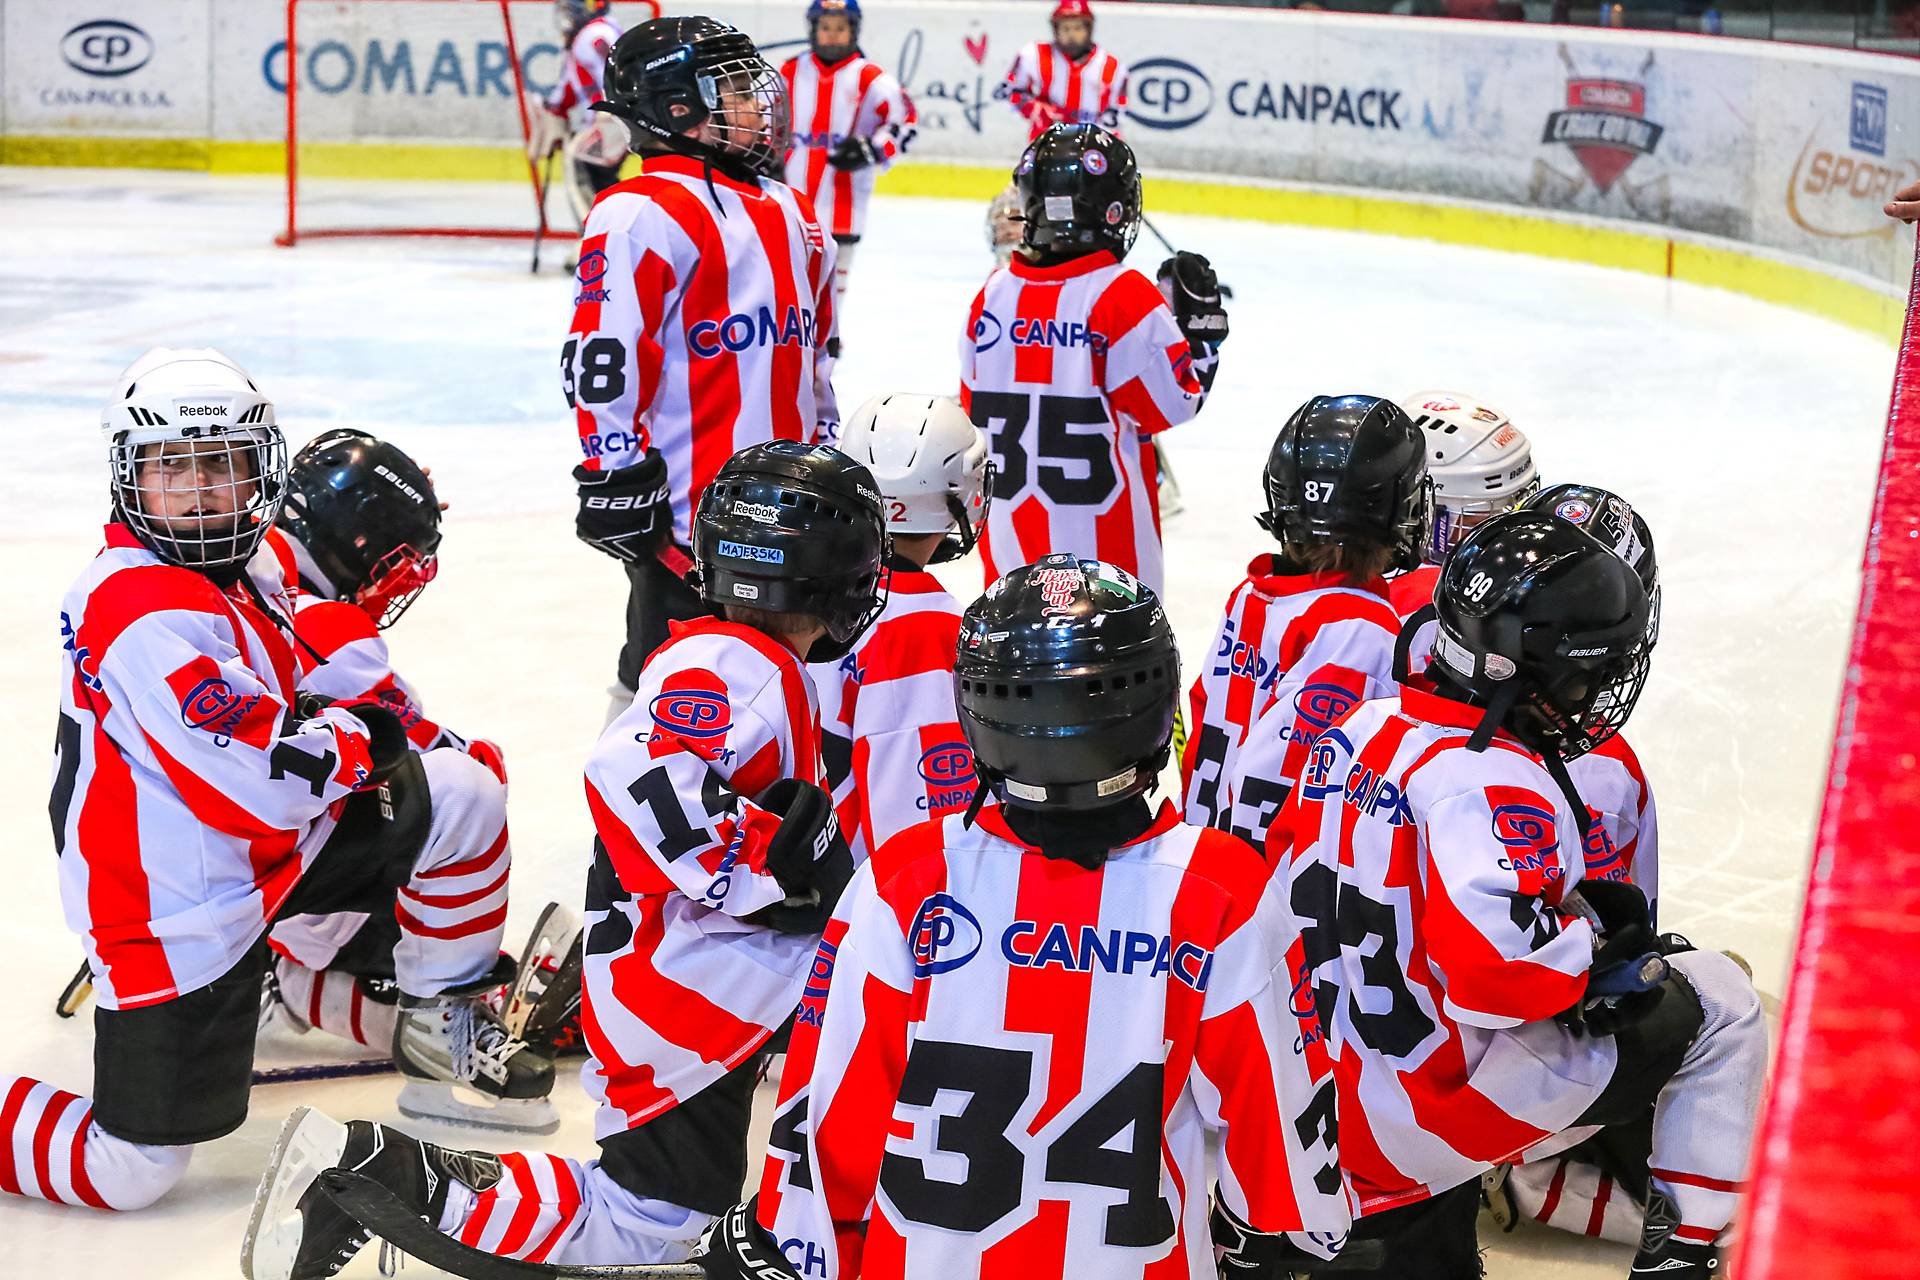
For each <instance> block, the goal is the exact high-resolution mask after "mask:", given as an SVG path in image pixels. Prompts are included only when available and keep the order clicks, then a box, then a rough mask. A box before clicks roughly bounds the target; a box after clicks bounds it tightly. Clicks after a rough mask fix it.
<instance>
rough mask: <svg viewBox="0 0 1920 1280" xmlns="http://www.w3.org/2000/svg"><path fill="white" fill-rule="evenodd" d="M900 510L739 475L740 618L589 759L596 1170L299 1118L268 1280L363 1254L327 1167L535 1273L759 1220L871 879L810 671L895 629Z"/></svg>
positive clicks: (695, 642)
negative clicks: (813, 1017)
mask: <svg viewBox="0 0 1920 1280" xmlns="http://www.w3.org/2000/svg"><path fill="white" fill-rule="evenodd" d="M879 502H880V499H879V495H878V494H877V493H876V492H875V491H874V488H873V480H872V477H871V476H869V475H868V474H867V472H866V470H865V469H864V468H862V467H861V466H859V465H858V464H857V463H855V462H854V461H852V460H851V459H849V458H847V457H846V456H845V455H844V454H841V453H839V452H837V451H835V450H833V449H830V448H826V447H822V446H807V445H801V444H797V443H793V442H788V441H779V442H775V443H772V444H763V445H755V446H753V447H751V448H749V449H745V450H742V451H741V452H740V453H739V454H737V455H735V457H734V458H733V459H732V460H731V461H729V462H728V463H727V464H726V465H725V466H724V467H723V468H721V470H720V474H719V475H718V477H716V479H715V480H714V482H713V485H712V486H711V487H710V488H709V489H708V490H707V494H706V497H705V498H704V499H703V500H702V503H701V507H700V515H699V519H698V522H697V523H696V526H695V531H694V558H695V561H696V562H697V565H698V569H699V582H700V589H701V592H702V594H703V595H704V597H705V598H706V600H708V601H709V602H710V603H711V604H712V605H714V606H715V607H716V608H718V609H721V610H723V611H724V613H725V614H726V618H725V619H724V620H722V619H720V618H708V619H705V620H702V621H698V622H693V623H688V624H684V625H681V626H677V627H676V628H675V629H674V633H673V636H672V638H671V639H670V640H669V641H668V642H667V643H666V644H665V645H663V646H662V647H661V648H660V649H659V650H658V651H657V652H656V653H655V654H654V655H653V657H652V658H651V659H650V660H649V661H648V663H647V666H646V670H645V671H644V672H643V673H642V675H641V682H640V691H639V696H638V697H636V698H635V699H634V702H633V706H632V707H631V708H630V709H629V710H628V711H627V712H626V714H624V715H622V716H621V717H620V718H619V719H617V720H615V721H614V722H613V724H612V725H610V726H609V727H608V729H607V732H606V734H605V736H603V737H602V738H601V740H600V743H599V745H598V746H597V747H596V748H595V749H594V752H593V754H592V756H591V757H590V758H589V759H588V762H587V799H588V806H589V808H590V809H591V810H592V813H593V819H594V827H595V830H596V832H597V833H598V837H599V838H598V840H597V841H596V842H595V846H594V862H593V867H592V870H591V871H590V872H589V873H588V881H587V890H586V907H587V910H586V917H587V938H586V946H585V964H584V974H583V987H584V995H585V1000H584V1003H583V1008H582V1015H581V1021H582V1026H583V1029H584V1031H585V1034H586V1040H587V1046H588V1048H589V1050H590V1051H591V1054H592V1057H591V1059H590V1061H589V1062H588V1064H587V1066H586V1068H585V1070H584V1071H583V1073H582V1075H583V1080H584V1082H585V1084H586V1086H587V1090H588V1092H589V1093H591V1094H592V1095H593V1096H594V1098H595V1099H596V1100H597V1101H598V1102H599V1103H600V1112H599V1117H598V1120H597V1121H596V1123H595V1132H596V1134H597V1136H598V1137H599V1140H600V1156H599V1158H598V1159H597V1160H593V1161H588V1162H581V1161H576V1160H566V1159H562V1158H560V1157H558V1156H552V1155H547V1154H544V1153H540V1152H524V1153H516V1154H510V1155H506V1156H504V1157H494V1156H490V1155H483V1154H479V1153H458V1152H449V1151H445V1150H443V1149H442V1148H439V1147H436V1146H433V1145H431V1144H428V1143H422V1142H418V1141H416V1140H415V1139H413V1138H410V1137H408V1136H407V1135H405V1134H403V1133H400V1132H398V1131H397V1130H393V1129H389V1128H386V1127H385V1126H382V1125H376V1124H373V1123H370V1122H368V1121H364V1120H355V1121H353V1122H351V1123H350V1124H347V1125H341V1124H338V1123H336V1122H334V1121H332V1120H330V1119H328V1118H327V1117H325V1116H323V1115H321V1114H320V1113H319V1112H317V1111H310V1110H306V1109H302V1110H300V1111H297V1112H295V1113H294V1114H293V1115H292V1116H291V1117H289V1118H288V1120H287V1124H286V1127H285V1129H283V1131H282V1134H281V1140H280V1144H279V1146H278V1148H277V1149H276V1152H275V1156H274V1162H273V1164H272V1165H271V1166H270V1168H269V1169H268V1172H267V1175H266V1177H265V1178H264V1180H263V1181H262V1183H261V1189H260V1194H259V1197H258V1198H257V1200H256V1201H255V1204H254V1216H253V1223H252V1226H251V1227H250V1229H249V1236H248V1238H249V1241H250V1244H249V1246H248V1250H247V1256H248V1259H249V1261H248V1264H247V1274H248V1276H249V1277H250V1280H288V1278H289V1277H292V1278H293V1280H309V1278H312V1277H321V1276H328V1275H331V1274H333V1273H334V1272H335V1271H336V1270H338V1269H339V1268H340V1267H341V1266H343V1265H344V1264H345V1263H346V1262H347V1261H348V1260H350V1259H351V1258H352V1256H353V1254H354V1252H355V1251H356V1250H357V1249H358V1248H359V1247H360V1246H361V1245H362V1244H364V1243H365V1241H366V1239H367V1235H366V1232H365V1230H364V1229H362V1228H361V1227H359V1226H358V1224H356V1223H354V1222H353V1221H351V1220H348V1219H346V1218H344V1217H342V1216H341V1215H340V1214H339V1213H338V1212H336V1211H334V1210H333V1209H332V1208H331V1207H330V1206H329V1204H328V1203H327V1202H326V1201H325V1199H324V1196H323V1194H322V1193H321V1191H320V1190H319V1189H318V1188H315V1187H314V1186H313V1180H314V1178H315V1176H316V1175H317V1174H318V1173H319V1172H320V1171H322V1170H324V1169H326V1168H328V1167H330V1166H339V1167H343V1168H346V1169H350V1170H354V1171H356V1172H359V1173H361V1174H363V1175H365V1176H367V1177H370V1178H373V1179H375V1180H377V1181H379V1182H381V1183H383V1184H385V1185H386V1187H387V1188H388V1189H389V1190H390V1191H391V1192H392V1193H393V1194H394V1195H396V1196H398V1197H399V1199H400V1200H401V1202H402V1203H403V1204H404V1205H405V1206H406V1209H407V1212H408V1213H409V1214H411V1215H414V1216H417V1217H424V1218H426V1219H427V1221H429V1222H430V1223H432V1224H434V1225H435V1226H437V1227H438V1228H439V1229H440V1230H441V1231H443V1232H445V1233H446V1234H448V1235H451V1236H454V1237H456V1238H457V1239H458V1240H459V1241H461V1242H462V1243H464V1244H466V1245H470V1246H474V1247H477V1248H480V1249H484V1250H488V1251H491V1252H494V1253H499V1254H504V1255H508V1256H511V1257H514V1258H520V1259H526V1260H531V1261H535V1262H556V1263H573V1264H598V1263H647V1262H676V1261H680V1260H682V1259H684V1258H686V1257H687V1256H688V1255H689V1254H690V1253H691V1252H692V1250H693V1247H694V1244H695V1243H696V1242H697V1241H698V1239H699V1237H700V1236H701V1234H702V1233H703V1232H704V1231H705V1230H706V1229H707V1227H708V1226H709V1225H710V1224H711V1223H712V1221H713V1220H714V1217H715V1216H716V1215H718V1214H720V1213H722V1212H724V1211H725V1210H726V1209H727V1208H728V1207H729V1206H731V1205H732V1204H734V1203H735V1202H736V1201H737V1200H738V1199H739V1198H740V1188H741V1182H742V1179H743V1178H744V1177H745V1174H746V1166H747V1127H748V1123H749V1120H750V1117H751V1111H752V1103H753V1091H754V1085H755V1084H756V1082H757V1081H758V1079H759V1075H760V1070H761V1066H762V1064H763V1063H764V1062H765V1060H766V1058H767V1056H768V1054H769V1052H770V1049H769V1046H768V1041H769V1039H770V1038H771V1037H772V1036H773V1034H774V1033H775V1031H776V1030H778V1029H779V1028H780V1027H781V1026H782V1025H783V1024H784V1023H785V1022H786V1021H787V1019H788V1018H789V1017H790V1016H791V1015H792V1013H793V1011H794V1008H795V1007H796V1006H797V1005H798V1004H799V1002H800V998H801V991H802V988H803V987H804V986H805V985H806V982H807V975H808V973H809V972H810V970H811V966H812V963H813V955H814V951H815V949H816V948H817V946H818V944H819V941H820V935H821V930H822V929H823V928H824V926H825V924H826V921H827V918H828V916H829V915H830V914H831V912H832V910H833V905H834V903H835V901H836V900H837V899H838V897H839V895H840V891H841V889H842V888H844V886H845V884H846V882H847V878H848V877H849V876H850V875H851V874H852V872H853V859H852V855H851V854H850V853H849V851H848V849H847V844H846V841H845V840H844V839H843V838H842V837H841V835H840V832H839V828H838V824H837V823H836V822H835V820H834V813H833V805H832V799H831V797H830V795H829V794H828V792H827V791H826V789H825V787H824V785H823V784H824V782H825V781H826V774H825V772H824V771H823V769H822V768H821V763H820V741H819V727H818V726H819V711H818V709H817V706H816V703H815V701H814V691H813V685H812V683H811V681H809V679H808V678H807V672H806V662H807V661H815V662H825V661H833V660H835V659H837V658H840V657H843V656H845V654H846V653H847V652H848V651H849V650H850V649H851V648H852V646H853V644H854V642H855V641H856V640H858V639H859V638H860V635H861V633H862V632H863V631H865V629H866V628H867V627H868V626H870V625H871V624H872V622H873V619H874V618H875V617H876V616H878V614H879V612H880V609H881V606H882V605H883V603H884V601H885V590H886V588H885V580H884V569H883V561H884V558H885V554H886V543H887V535H886V529H885V526H884V525H883V523H882V521H881V515H880V506H879ZM526 1224H533V1225H532V1227H528V1226H527V1225H526Z"/></svg>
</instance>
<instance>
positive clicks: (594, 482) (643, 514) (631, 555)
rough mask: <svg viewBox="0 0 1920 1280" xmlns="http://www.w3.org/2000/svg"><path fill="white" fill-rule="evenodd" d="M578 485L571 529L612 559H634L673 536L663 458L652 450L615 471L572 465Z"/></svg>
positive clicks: (644, 554) (671, 508)
mask: <svg viewBox="0 0 1920 1280" xmlns="http://www.w3.org/2000/svg"><path fill="white" fill-rule="evenodd" d="M573 480H574V483H575V484H577V485H578V486H579V487H580V514H579V515H577V516H575V517H574V520H573V531H574V533H576V534H577V535H579V538H580V541H582V542H584V543H586V544H587V545H588V546H590V547H594V548H596V549H598V550H600V551H604V552H606V553H607V554H608V555H610V556H612V557H613V558H614V559H615V560H624V561H626V562H627V563H628V564H638V563H639V562H640V561H642V560H644V559H645V558H646V557H648V556H650V555H652V554H653V553H654V552H656V551H658V550H659V549H660V548H661V547H664V546H666V545H667V540H668V539H669V538H671V537H672V536H673V498H672V496H671V495H670V494H669V492H668V490H667V463H666V459H664V458H662V457H661V456H660V454H659V452H658V451H651V452H649V453H647V454H646V456H644V457H642V458H641V459H640V461H638V462H636V463H634V464H633V465H632V466H630V467H621V468H620V469H619V470H618V471H589V470H587V469H586V468H585V467H583V466H582V467H575V468H574V469H573Z"/></svg>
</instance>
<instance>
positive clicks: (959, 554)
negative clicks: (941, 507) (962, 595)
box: [929, 462, 1000, 564]
mask: <svg viewBox="0 0 1920 1280" xmlns="http://www.w3.org/2000/svg"><path fill="white" fill-rule="evenodd" d="M999 474H1000V473H999V470H998V469H997V468H995V466H994V465H993V463H992V462H988V463H987V466H986V470H985V471H984V472H982V473H981V476H980V488H979V490H978V491H977V492H976V493H974V494H973V495H972V501H971V502H969V501H968V495H967V494H965V493H954V492H951V491H949V492H948V493H947V510H948V511H949V512H951V513H952V514H953V532H952V533H949V534H948V535H947V536H946V537H944V538H942V539H941V540H940V545H939V546H938V547H935V548H934V551H933V556H932V558H931V559H930V560H929V563H931V564H948V563H950V562H952V561H954V560H959V559H962V558H964V557H965V556H966V554H967V553H968V552H969V551H972V550H973V548H974V545H975V544H976V543H978V542H979V541H980V531H981V530H982V529H984V528H986V527H987V511H988V509H989V508H990V507H992V506H993V482H994V478H995V477H996V476H998V475H999Z"/></svg>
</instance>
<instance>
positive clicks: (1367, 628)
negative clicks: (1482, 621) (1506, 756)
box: [1180, 396, 1432, 848]
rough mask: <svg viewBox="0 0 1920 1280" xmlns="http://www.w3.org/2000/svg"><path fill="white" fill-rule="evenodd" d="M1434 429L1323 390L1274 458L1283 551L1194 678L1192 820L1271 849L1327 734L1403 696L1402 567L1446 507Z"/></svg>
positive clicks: (1241, 597)
mask: <svg viewBox="0 0 1920 1280" xmlns="http://www.w3.org/2000/svg"><path fill="white" fill-rule="evenodd" d="M1426 476H1427V464H1426V449H1425V446H1424V445H1423V443H1422V442H1421V439H1420V432H1419V429H1418V428H1416V427H1415V426H1414V425H1413V423H1412V422H1411V421H1410V420H1409V419H1408V418H1407V415H1406V414H1405V413H1403V412H1401V411H1400V408H1399V407H1398V406H1397V405H1395V404H1394V403H1393V402H1392V401H1390V400H1384V399H1381V398H1380V397H1378V396H1315V397H1314V398H1313V399H1311V400H1309V401H1307V402H1306V403H1305V404H1303V405H1301V406H1300V407H1299V408H1298V409H1296V410H1294V413H1293V416H1292V417H1291V418H1289V419H1287V424H1286V425H1285V426H1284V427H1282V428H1281V429H1280V434H1279V435H1278V436H1277V437H1275V439H1274V442H1273V449H1272V451H1271V452H1270V453H1269V454H1268V456H1267V470H1266V477H1265V488H1266V496H1267V504H1266V507H1267V509H1266V510H1265V511H1264V512H1262V513H1261V514H1260V515H1259V516H1257V517H1255V518H1256V519H1257V520H1258V521H1259V523H1260V526H1261V527H1262V528H1264V529H1265V530H1266V531H1267V532H1268V533H1270V534H1272V535H1273V536H1274V538H1275V539H1276V540H1277V541H1278V542H1279V543H1280V550H1279V551H1278V552H1275V553H1271V554H1268V555H1262V556H1256V557H1255V558H1254V560H1253V563H1251V564H1250V565H1248V566H1247V579H1246V581H1244V582H1242V583H1241V584H1240V585H1239V586H1238V587H1236V588H1234V592H1233V594H1232V595H1231V596H1229V597H1228V598H1227V608H1226V615H1225V616H1224V617H1223V618H1222V619H1221V622H1220V630H1219V633H1218V634H1217V635H1216V636H1215V638H1214V642H1213V644H1212V645H1211V646H1210V647H1209V649H1208V656H1207V659H1206V665H1205V666H1204V667H1202V668H1201V670H1200V675H1199V677H1198V678H1197V679H1195V680H1194V682H1193V695H1192V725H1193V732H1192V734H1191V736H1189V737H1188V739H1187V748H1186V753H1185V757H1184V758H1183V759H1182V760H1181V762H1180V768H1181V773H1182V775H1183V776H1184V779H1185V793H1186V814H1187V821H1189V822H1192V823H1196V824H1199V825H1201V826H1209V827H1218V828H1220V829H1221V830H1223V831H1231V832H1233V833H1234V834H1235V835H1238V836H1240V837H1241V838H1242V839H1244V840H1249V841H1251V842H1252V843H1253V844H1254V846H1255V847H1256V848H1258V847H1259V846H1260V844H1261V841H1262V839H1263V837H1264V836H1265V834H1266V828H1267V823H1268V821H1270V820H1271V819H1272V817H1273V815H1274V813H1275V812H1276V811H1278V809H1279V807H1280V802H1281V801H1283V800H1285V799H1286V795H1287V791H1288V789H1289V788H1291V787H1292V786H1293V785H1294V782H1295V781H1296V780H1297V779H1298V778H1299V776H1300V766H1301V764H1302V763H1303V762H1304V761H1305V759H1306V755H1307V750H1308V748H1310V747H1311V746H1312V745H1313V738H1314V735H1315V734H1316V733H1318V732H1319V731H1320V730H1322V729H1324V728H1326V727H1327V726H1328V725H1329V724H1331V723H1333V721H1334V719H1335V718H1337V717H1338V716H1339V715H1341V714H1342V713H1344V712H1345V711H1346V710H1347V709H1348V708H1349V707H1351V706H1353V705H1354V704H1355V703H1358V702H1363V701H1365V700H1366V699H1368V698H1377V697H1381V696H1384V695H1385V694H1387V693H1390V692H1392V690H1393V688H1394V685H1393V644H1394V636H1395V635H1396V634H1397V633H1398V631H1399V628H1400V620H1399V618H1398V617H1397V616H1396V615H1395V614H1394V612H1393V608H1392V606H1391V605H1389V604H1388V603H1387V590H1388V588H1387V579H1386V578H1385V576H1384V575H1386V574H1387V573H1388V572H1390V571H1392V570H1395V569H1403V570H1404V569H1410V568H1412V567H1414V566H1415V565H1417V564H1419V562H1420V553H1421V549H1422V548H1423V547H1424V546H1425V544H1426V541H1427V537H1428V530H1429V527H1430V521H1431V519H1432V502H1431V499H1430V496H1429V495H1430V486H1429V485H1428V483H1427V478H1426Z"/></svg>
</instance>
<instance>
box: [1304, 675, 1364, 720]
mask: <svg viewBox="0 0 1920 1280" xmlns="http://www.w3.org/2000/svg"><path fill="white" fill-rule="evenodd" d="M1358 701H1359V699H1358V698H1355V697H1354V696H1353V693H1352V691H1351V690H1348V689H1343V688H1341V687H1340V686H1339V685H1337V684H1310V685H1308V686H1307V687H1306V688H1304V689H1302V690H1300V692H1299V694H1298V695H1296V696H1295V698H1294V700H1293V709H1294V710H1295V711H1296V712H1297V713H1299V716H1300V719H1301V721H1302V722H1303V723H1305V724H1306V725H1308V726H1309V727H1311V728H1314V729H1325V728H1327V727H1328V726H1329V725H1331V724H1332V723H1333V722H1334V721H1335V720H1338V719H1339V718H1340V717H1341V716H1343V715H1345V714H1347V712H1349V711H1351V710H1353V706H1354V703H1356V702H1358Z"/></svg>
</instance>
